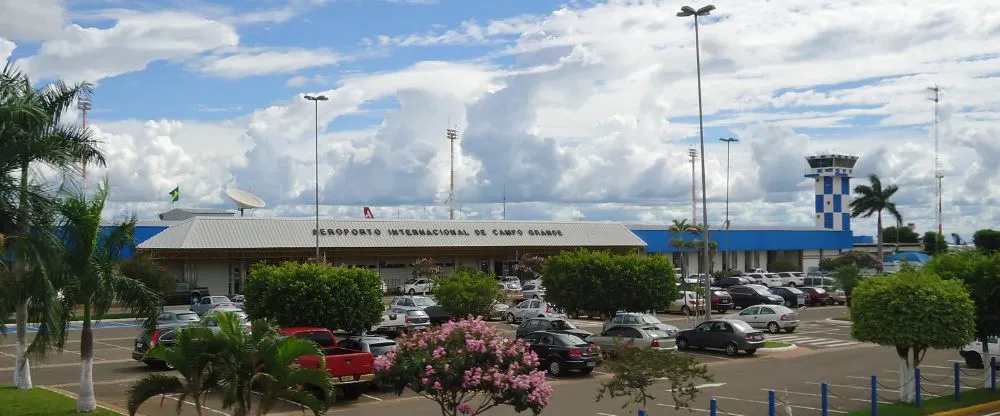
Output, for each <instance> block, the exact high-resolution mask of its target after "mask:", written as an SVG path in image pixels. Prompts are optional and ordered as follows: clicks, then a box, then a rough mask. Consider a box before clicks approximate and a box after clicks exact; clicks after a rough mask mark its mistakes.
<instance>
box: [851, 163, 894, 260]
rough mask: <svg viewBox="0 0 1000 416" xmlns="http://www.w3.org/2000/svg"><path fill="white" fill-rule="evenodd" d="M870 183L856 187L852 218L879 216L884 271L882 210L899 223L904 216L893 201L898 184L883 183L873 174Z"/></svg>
mask: <svg viewBox="0 0 1000 416" xmlns="http://www.w3.org/2000/svg"><path fill="white" fill-rule="evenodd" d="M868 182H869V183H870V184H869V185H864V184H862V185H858V186H856V187H854V193H855V194H857V196H855V197H854V200H853V201H851V204H850V207H851V218H857V217H862V218H871V216H872V215H876V216H877V218H878V224H877V225H878V226H877V228H876V230H878V260H879V262H878V268H879V271H882V267H883V266H882V264H883V263H882V261H883V260H884V259H885V255H884V254H883V252H882V211H889V214H890V215H892V216H893V218H895V219H896V223H897V224H901V223H902V222H903V216H902V215H900V214H899V210H898V209H896V203H894V202H892V201H891V199H892V196H893V195H895V194H896V192H898V191H899V187H898V186H896V185H886V186H883V185H882V180H881V179H879V177H878V175H876V174H871V175H869V176H868Z"/></svg>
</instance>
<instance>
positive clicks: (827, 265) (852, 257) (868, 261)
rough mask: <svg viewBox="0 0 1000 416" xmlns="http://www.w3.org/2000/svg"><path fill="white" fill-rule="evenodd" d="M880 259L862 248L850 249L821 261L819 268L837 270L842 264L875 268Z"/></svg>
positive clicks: (859, 267) (863, 268) (867, 268)
mask: <svg viewBox="0 0 1000 416" xmlns="http://www.w3.org/2000/svg"><path fill="white" fill-rule="evenodd" d="M879 263H880V262H879V260H878V259H877V258H875V256H873V255H872V254H871V253H869V252H866V251H861V250H848V251H845V252H843V253H841V254H840V255H839V256H837V257H827V258H825V259H823V260H820V261H819V268H820V269H823V270H829V271H836V270H837V269H839V268H840V267H842V266H854V267H856V268H858V269H860V270H875V269H877V268H878V267H879Z"/></svg>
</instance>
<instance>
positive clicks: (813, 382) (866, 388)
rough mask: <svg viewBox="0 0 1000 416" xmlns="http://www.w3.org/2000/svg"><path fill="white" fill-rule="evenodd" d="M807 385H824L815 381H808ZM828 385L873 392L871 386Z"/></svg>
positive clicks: (829, 384)
mask: <svg viewBox="0 0 1000 416" xmlns="http://www.w3.org/2000/svg"><path fill="white" fill-rule="evenodd" d="M862 378H863V377H862ZM869 380H870V379H869ZM805 384H812V385H816V386H819V385H822V384H823V383H817V382H815V381H807V382H805ZM826 385H827V386H829V387H840V388H844V389H858V390H865V391H870V390H871V386H865V387H858V386H848V385H844V384H833V383H826Z"/></svg>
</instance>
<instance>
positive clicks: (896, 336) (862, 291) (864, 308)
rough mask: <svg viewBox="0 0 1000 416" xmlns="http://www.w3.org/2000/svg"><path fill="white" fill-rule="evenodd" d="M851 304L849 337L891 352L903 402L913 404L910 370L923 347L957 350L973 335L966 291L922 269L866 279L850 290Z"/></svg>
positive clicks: (972, 313) (972, 310) (917, 363)
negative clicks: (896, 364) (896, 357)
mask: <svg viewBox="0 0 1000 416" xmlns="http://www.w3.org/2000/svg"><path fill="white" fill-rule="evenodd" d="M852 303H853V305H852V307H851V309H850V311H851V322H852V323H853V324H852V325H851V335H852V336H853V337H854V338H855V339H857V340H858V341H862V342H872V343H875V344H878V345H884V346H890V347H895V348H896V354H898V355H899V360H900V367H899V375H900V381H899V385H900V391H899V399H900V401H902V402H911V401H913V398H914V387H915V385H914V380H913V378H914V369H916V368H919V366H920V361H921V360H922V359H923V356H924V353H925V352H926V351H927V349H928V348H934V349H955V348H959V347H962V346H964V345H966V344H968V343H969V341H971V340H972V339H973V337H974V334H975V329H976V328H975V305H974V304H973V302H972V299H970V298H969V293H968V292H966V290H965V287H964V286H963V285H962V283H961V282H960V281H956V280H942V279H941V278H940V277H938V275H936V274H934V273H933V272H931V271H930V270H927V269H904V270H902V271H900V272H898V273H893V274H891V275H885V276H877V277H872V278H868V279H865V280H863V281H862V282H861V284H859V285H858V287H857V288H855V289H854V297H853V299H852ZM915 322H919V323H920V324H919V325H914V323H915ZM911 353H912V356H911Z"/></svg>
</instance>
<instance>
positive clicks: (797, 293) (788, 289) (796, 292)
mask: <svg viewBox="0 0 1000 416" xmlns="http://www.w3.org/2000/svg"><path fill="white" fill-rule="evenodd" d="M784 289H785V290H787V291H788V292H791V293H792V294H793V295H801V294H802V291H801V290H798V289H796V288H794V287H786V288H784Z"/></svg>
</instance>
